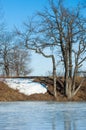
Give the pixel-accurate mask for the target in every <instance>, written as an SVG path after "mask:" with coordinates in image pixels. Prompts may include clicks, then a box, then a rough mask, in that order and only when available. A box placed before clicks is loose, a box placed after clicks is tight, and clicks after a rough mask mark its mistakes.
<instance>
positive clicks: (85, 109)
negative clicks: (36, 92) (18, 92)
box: [0, 102, 86, 130]
mask: <svg viewBox="0 0 86 130" xmlns="http://www.w3.org/2000/svg"><path fill="white" fill-rule="evenodd" d="M0 130H86V103H85V102H83V103H71V102H69V103H58V102H8V103H3V102H1V103H0Z"/></svg>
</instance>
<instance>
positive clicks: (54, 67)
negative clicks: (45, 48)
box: [52, 56, 57, 98]
mask: <svg viewBox="0 0 86 130" xmlns="http://www.w3.org/2000/svg"><path fill="white" fill-rule="evenodd" d="M52 62H53V85H54V96H55V98H57V92H56V65H55V58H54V56H52Z"/></svg>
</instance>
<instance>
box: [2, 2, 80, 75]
mask: <svg viewBox="0 0 86 130" xmlns="http://www.w3.org/2000/svg"><path fill="white" fill-rule="evenodd" d="M66 1H67V5H69V6H71V5H73V6H74V5H75V4H76V3H77V2H78V1H79V0H71V1H72V2H71V1H69V0H66ZM0 4H1V5H0V6H1V7H2V9H3V12H4V21H5V23H6V25H7V27H8V30H10V31H11V30H13V29H14V26H16V27H21V26H22V23H23V22H24V21H26V20H27V18H28V17H30V16H32V15H34V14H35V13H36V11H40V10H43V8H44V7H45V6H47V5H48V0H0ZM31 67H32V68H33V73H32V75H46V73H47V72H48V71H51V70H52V62H51V60H50V59H46V58H44V57H43V56H40V55H38V54H33V55H32V61H31ZM60 70H61V71H63V70H62V68H60ZM60 70H59V71H60Z"/></svg>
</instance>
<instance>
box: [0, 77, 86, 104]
mask: <svg viewBox="0 0 86 130" xmlns="http://www.w3.org/2000/svg"><path fill="white" fill-rule="evenodd" d="M34 80H35V81H36V82H41V83H45V84H46V85H47V86H48V92H47V93H45V94H33V95H30V96H26V95H24V94H22V93H19V91H18V90H13V89H12V88H9V87H8V85H7V84H5V83H4V82H0V101H4V102H6V101H69V100H68V99H67V97H65V96H64V95H63V88H62V87H61V86H60V85H61V80H57V86H58V91H57V100H56V99H55V98H54V96H53V93H52V92H53V80H52V79H49V78H35V79H34ZM71 101H86V81H85V82H84V83H83V85H82V87H81V88H80V90H79V91H78V92H77V94H76V95H75V96H74V97H73V98H72V99H71Z"/></svg>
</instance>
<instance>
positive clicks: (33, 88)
mask: <svg viewBox="0 0 86 130" xmlns="http://www.w3.org/2000/svg"><path fill="white" fill-rule="evenodd" d="M4 82H5V83H6V84H7V85H8V86H9V87H10V88H12V89H15V90H19V92H20V93H23V94H25V95H32V94H40V93H42V94H45V93H46V92H47V86H46V85H45V84H41V83H39V82H34V81H33V79H24V78H22V79H21V78H9V79H5V80H4Z"/></svg>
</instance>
